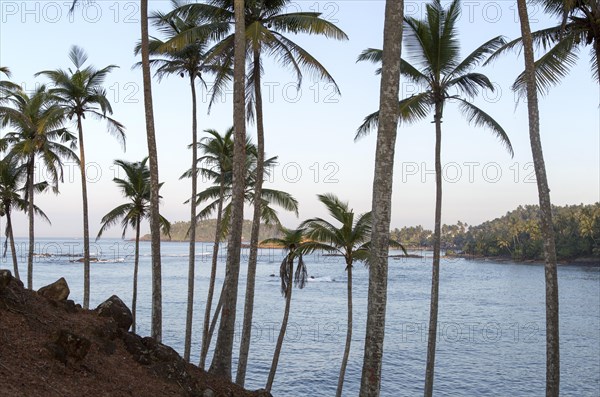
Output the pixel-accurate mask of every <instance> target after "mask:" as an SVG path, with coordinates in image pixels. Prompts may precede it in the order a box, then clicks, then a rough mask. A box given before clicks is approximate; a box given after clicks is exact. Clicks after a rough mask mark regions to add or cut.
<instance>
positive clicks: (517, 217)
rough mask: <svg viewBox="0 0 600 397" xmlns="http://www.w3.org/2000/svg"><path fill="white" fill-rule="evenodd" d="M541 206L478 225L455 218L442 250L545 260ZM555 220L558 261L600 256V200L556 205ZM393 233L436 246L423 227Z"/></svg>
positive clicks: (421, 245) (415, 243)
mask: <svg viewBox="0 0 600 397" xmlns="http://www.w3.org/2000/svg"><path fill="white" fill-rule="evenodd" d="M539 211H540V210H539V206H537V205H525V206H519V207H518V208H516V209H515V210H513V211H509V212H507V213H506V215H504V216H502V217H499V218H496V219H494V220H491V221H487V222H484V223H482V224H480V225H467V224H466V223H464V222H461V221H459V222H457V223H456V224H454V225H446V224H444V225H442V243H441V245H442V248H443V249H444V250H446V252H447V253H449V252H453V253H457V254H459V253H462V254H465V255H475V256H488V257H496V256H497V257H507V258H512V259H515V260H531V259H537V260H540V259H543V241H542V235H541V231H540V227H539V216H540V212H539ZM552 218H553V221H554V222H553V223H554V233H555V235H556V255H557V258H558V259H559V260H567V259H575V258H582V257H600V203H595V204H589V205H584V204H579V205H566V206H563V207H561V206H553V207H552ZM392 237H393V238H394V239H396V240H398V241H401V242H403V243H404V244H406V245H407V246H409V247H412V248H431V247H433V232H432V231H431V230H427V229H424V228H423V227H422V226H410V227H403V228H401V229H398V228H396V229H394V230H393V231H392Z"/></svg>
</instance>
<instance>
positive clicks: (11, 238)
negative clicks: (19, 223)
mask: <svg viewBox="0 0 600 397" xmlns="http://www.w3.org/2000/svg"><path fill="white" fill-rule="evenodd" d="M4 212H5V213H6V232H7V234H8V236H7V237H8V241H9V243H10V250H11V255H12V261H13V270H14V273H15V278H16V279H17V280H20V279H21V277H20V276H19V261H18V260H17V250H16V249H15V236H14V235H13V229H12V218H11V216H10V208H6V209H5V211H4Z"/></svg>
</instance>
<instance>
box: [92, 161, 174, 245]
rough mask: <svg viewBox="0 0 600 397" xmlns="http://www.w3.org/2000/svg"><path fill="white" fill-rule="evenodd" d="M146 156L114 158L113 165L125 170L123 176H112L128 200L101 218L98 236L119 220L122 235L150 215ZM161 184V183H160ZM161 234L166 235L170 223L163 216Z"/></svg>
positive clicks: (148, 172)
mask: <svg viewBox="0 0 600 397" xmlns="http://www.w3.org/2000/svg"><path fill="white" fill-rule="evenodd" d="M147 162H148V158H147V157H146V158H145V159H143V160H142V161H139V162H128V161H125V160H115V162H114V163H115V165H117V166H119V167H121V169H122V170H123V172H125V177H124V178H114V179H113V181H114V182H115V183H116V184H117V186H118V187H119V189H120V190H121V193H122V194H123V196H124V197H126V198H128V199H129V200H130V201H129V202H128V203H125V204H121V205H120V206H118V207H116V208H115V209H113V210H112V211H110V212H109V213H108V214H106V215H105V216H104V217H103V218H102V227H101V228H100V231H99V232H98V237H97V238H100V237H101V236H102V234H103V233H104V232H105V231H106V229H108V228H110V227H111V226H113V225H115V224H116V223H118V222H119V220H120V221H121V227H122V228H123V237H125V233H126V232H127V229H128V228H129V227H132V228H135V227H136V224H137V222H138V221H140V220H141V219H144V218H148V217H149V216H150V170H149V169H148V165H147V164H146V163H147ZM160 185H161V186H162V183H161V184H160ZM160 222H161V228H162V232H163V234H166V235H168V234H169V231H170V223H169V221H167V220H166V219H165V218H164V217H162V216H161V217H160Z"/></svg>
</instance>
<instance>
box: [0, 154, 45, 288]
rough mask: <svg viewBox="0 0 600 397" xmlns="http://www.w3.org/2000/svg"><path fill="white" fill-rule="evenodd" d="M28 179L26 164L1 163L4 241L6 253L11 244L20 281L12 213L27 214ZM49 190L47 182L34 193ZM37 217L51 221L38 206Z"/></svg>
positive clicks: (7, 160) (0, 205) (7, 159)
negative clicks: (25, 195) (24, 193)
mask: <svg viewBox="0 0 600 397" xmlns="http://www.w3.org/2000/svg"><path fill="white" fill-rule="evenodd" d="M26 179H27V167H26V166H25V165H24V164H19V163H18V162H17V161H16V159H15V158H14V157H13V158H11V157H5V158H4V159H2V161H0V217H2V216H6V229H5V234H6V240H5V241H4V253H3V256H4V257H6V251H7V248H8V243H9V242H10V250H11V254H12V262H13V271H14V275H15V278H17V280H20V279H21V277H20V275H19V263H18V260H17V250H16V248H15V238H14V234H13V228H12V212H13V210H17V211H23V212H27V204H28V203H27V200H25V199H24V198H23V197H22V193H23V192H24V191H25V190H26V186H25V180H26ZM47 188H48V183H47V182H41V183H36V184H35V186H34V191H36V192H38V193H40V192H43V191H44V190H46V189H47ZM33 209H34V211H35V213H36V215H38V216H40V217H41V218H43V219H44V220H46V221H47V222H48V223H50V220H49V219H48V217H47V216H46V214H44V212H43V211H42V210H40V209H39V208H38V207H37V206H36V205H34V206H33Z"/></svg>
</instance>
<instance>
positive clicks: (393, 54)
mask: <svg viewBox="0 0 600 397" xmlns="http://www.w3.org/2000/svg"><path fill="white" fill-rule="evenodd" d="M403 14H404V1H403V0H398V1H396V0H387V1H386V6H385V24H384V31H383V59H382V61H383V62H382V69H381V85H380V103H379V117H380V119H379V120H380V122H379V130H378V132H377V146H376V151H375V175H374V179H373V200H372V206H373V211H372V214H373V215H372V216H373V226H372V232H371V255H370V266H369V293H368V308H367V310H368V311H367V313H368V314H367V324H366V325H367V331H366V335H365V352H364V359H363V367H362V376H361V384H360V396H361V397H377V396H379V390H380V388H381V367H382V363H383V340H384V336H385V309H386V303H387V279H388V250H389V238H390V218H391V212H392V185H393V173H392V172H391V170H393V169H394V147H395V144H396V132H397V128H398V116H399V109H398V94H399V90H400V88H399V87H400V55H401V43H402V21H403Z"/></svg>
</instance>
